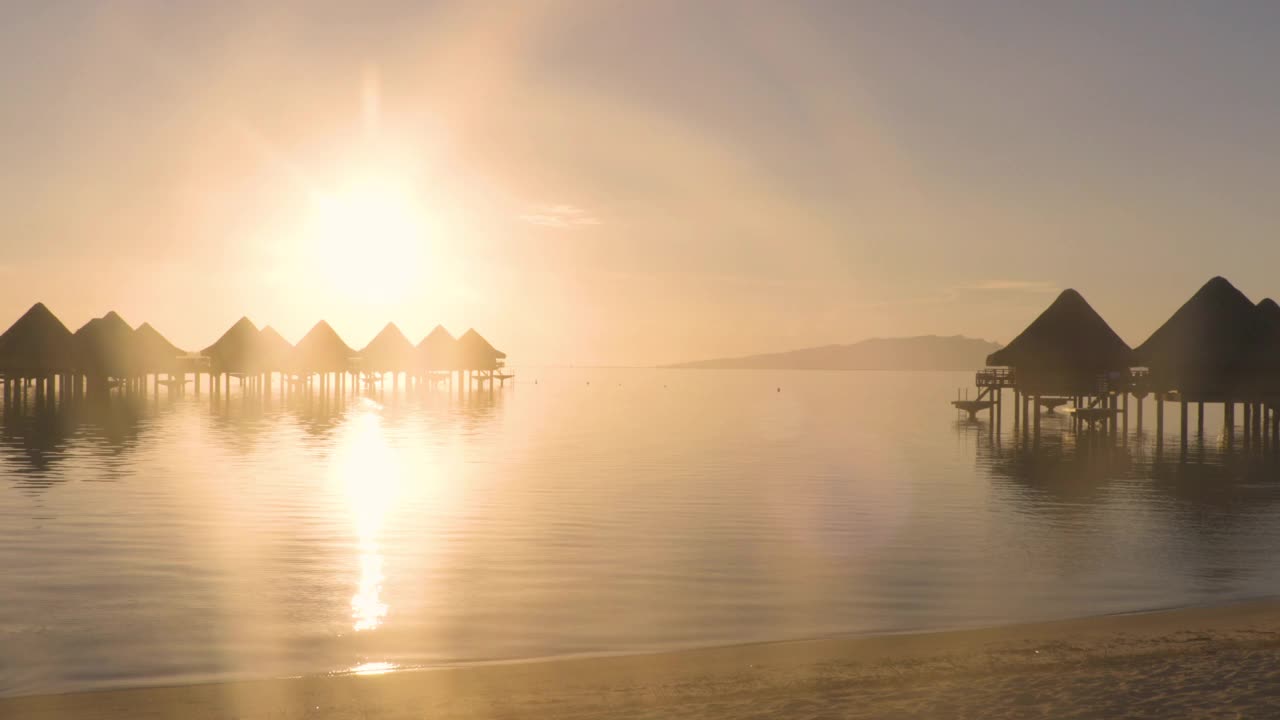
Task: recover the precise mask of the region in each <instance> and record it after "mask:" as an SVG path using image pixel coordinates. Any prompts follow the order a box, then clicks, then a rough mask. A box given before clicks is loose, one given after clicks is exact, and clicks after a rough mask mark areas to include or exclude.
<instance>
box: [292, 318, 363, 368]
mask: <svg viewBox="0 0 1280 720" xmlns="http://www.w3.org/2000/svg"><path fill="white" fill-rule="evenodd" d="M354 357H356V352H355V351H354V350H352V349H351V348H350V347H349V346H348V345H347V343H346V342H344V341H343V339H342V338H341V337H339V336H338V333H337V332H335V331H334V329H333V328H332V327H330V326H329V323H327V322H325V321H324V320H321V321H320V322H318V323H316V324H315V326H314V327H312V328H311V330H310V331H308V332H307V334H306V335H304V336H303V338H302V339H301V340H299V341H298V344H297V345H295V346H294V348H293V357H292V358H291V360H290V366H291V367H292V368H293V370H294V371H295V372H298V373H306V374H315V373H321V374H323V373H340V372H345V371H347V370H348V369H350V367H351V361H352V359H353V358H354Z"/></svg>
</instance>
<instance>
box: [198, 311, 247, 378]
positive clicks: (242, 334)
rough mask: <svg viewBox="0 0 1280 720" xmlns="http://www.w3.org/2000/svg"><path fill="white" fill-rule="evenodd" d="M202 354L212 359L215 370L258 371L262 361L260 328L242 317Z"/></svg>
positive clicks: (201, 352)
mask: <svg viewBox="0 0 1280 720" xmlns="http://www.w3.org/2000/svg"><path fill="white" fill-rule="evenodd" d="M200 354H201V355H204V356H206V357H208V358H209V359H210V364H211V367H212V369H213V370H214V372H241V373H247V372H257V371H258V370H259V369H261V363H262V349H261V347H260V342H259V334H258V328H257V326H255V325H254V324H253V323H252V322H250V320H249V318H247V317H242V318H240V319H239V320H237V321H236V323H235V324H234V325H232V326H231V327H230V328H229V329H228V330H227V331H226V332H225V333H223V334H222V337H220V338H218V341H217V342H215V343H214V344H212V345H210V346H209V347H207V348H205V349H204V350H202V351H200Z"/></svg>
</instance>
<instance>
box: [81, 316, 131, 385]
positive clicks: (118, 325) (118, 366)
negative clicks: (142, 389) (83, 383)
mask: <svg viewBox="0 0 1280 720" xmlns="http://www.w3.org/2000/svg"><path fill="white" fill-rule="evenodd" d="M74 337H75V343H76V357H77V366H78V367H79V368H80V369H81V370H83V371H84V372H85V373H87V374H90V375H103V376H111V377H130V376H133V375H137V374H138V373H139V372H141V371H140V369H139V367H140V365H139V353H138V347H137V345H136V343H135V338H134V332H133V328H132V327H129V323H127V322H125V321H124V319H123V318H121V317H120V315H119V314H117V313H116V312H115V311H112V312H109V313H107V314H106V315H103V316H102V317H100V318H94V319H93V320H90V321H89V322H87V323H85V324H84V326H82V327H81V328H80V329H79V330H76V332H75V335H74Z"/></svg>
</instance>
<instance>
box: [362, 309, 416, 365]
mask: <svg viewBox="0 0 1280 720" xmlns="http://www.w3.org/2000/svg"><path fill="white" fill-rule="evenodd" d="M417 359H418V353H417V350H415V348H414V347H413V343H411V342H409V338H406V337H405V336H404V333H403V332H400V328H398V327H396V324H395V323H393V322H389V323H387V325H386V327H384V328H382V331H381V332H379V333H378V335H377V336H376V337H374V338H373V340H371V341H369V344H368V345H366V346H365V347H364V349H363V350H361V351H360V369H361V370H364V371H365V372H374V373H384V372H394V373H399V372H405V371H408V370H410V369H413V368H414V367H415V366H416V365H417Z"/></svg>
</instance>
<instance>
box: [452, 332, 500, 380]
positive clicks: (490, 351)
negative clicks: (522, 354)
mask: <svg viewBox="0 0 1280 720" xmlns="http://www.w3.org/2000/svg"><path fill="white" fill-rule="evenodd" d="M506 356H507V354H506V353H504V352H502V351H501V350H497V349H496V348H494V347H493V346H492V345H490V344H489V341H488V340H485V339H484V338H483V337H481V336H480V333H478V332H476V331H475V330H474V329H469V330H467V331H466V332H464V333H462V337H460V338H458V362H459V363H460V364H461V367H463V368H464V369H468V370H489V369H492V368H494V367H496V365H497V360H498V359H500V358H505V357H506Z"/></svg>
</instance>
